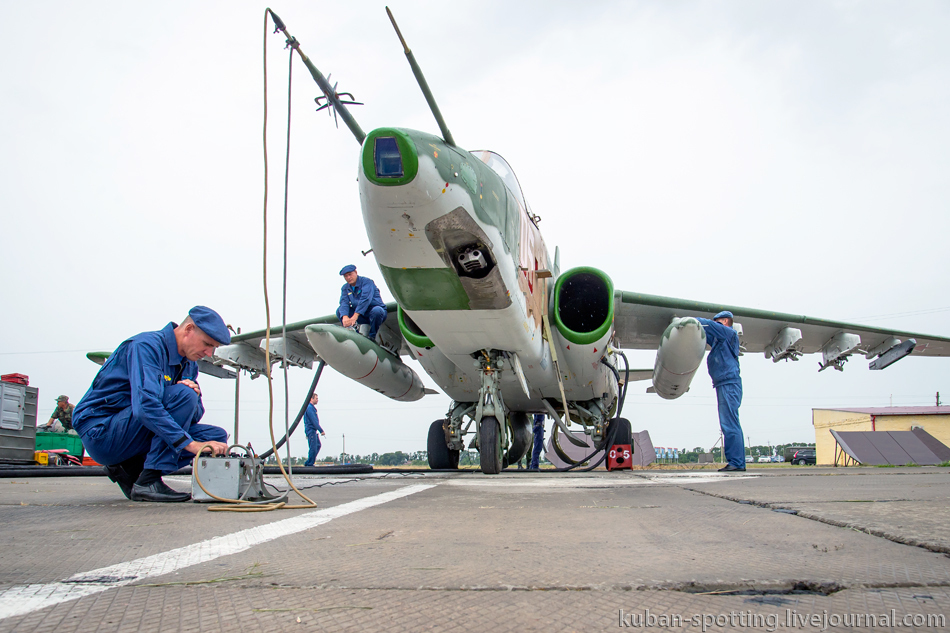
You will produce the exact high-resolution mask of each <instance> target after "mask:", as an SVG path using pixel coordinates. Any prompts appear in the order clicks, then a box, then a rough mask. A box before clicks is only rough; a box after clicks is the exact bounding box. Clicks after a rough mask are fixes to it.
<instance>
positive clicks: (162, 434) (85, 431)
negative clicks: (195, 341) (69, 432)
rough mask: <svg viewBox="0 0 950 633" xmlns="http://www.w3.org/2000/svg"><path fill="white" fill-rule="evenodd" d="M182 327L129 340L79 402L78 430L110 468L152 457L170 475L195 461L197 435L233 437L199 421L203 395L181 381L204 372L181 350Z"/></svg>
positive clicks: (150, 464)
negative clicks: (190, 449) (177, 331)
mask: <svg viewBox="0 0 950 633" xmlns="http://www.w3.org/2000/svg"><path fill="white" fill-rule="evenodd" d="M175 327H177V325H176V324H175V323H169V324H168V325H166V326H165V327H164V328H163V329H161V330H159V331H157V332H142V333H141V334H136V335H135V336H133V337H132V338H130V339H128V340H126V341H124V342H123V343H122V344H121V345H119V347H118V349H116V350H115V352H113V354H112V355H111V356H110V357H109V359H108V360H107V361H106V362H105V364H104V365H103V366H102V369H100V370H99V373H98V374H96V377H95V379H94V380H93V381H92V386H91V387H90V388H89V391H87V392H86V395H84V396H83V397H82V400H80V401H79V404H77V405H76V409H75V410H74V411H73V428H74V429H75V430H76V432H77V433H78V434H79V437H80V438H81V439H82V443H83V447H85V449H86V452H87V453H88V454H89V455H90V456H91V457H92V458H93V459H94V460H96V461H97V462H99V463H100V464H102V465H103V466H114V465H116V464H119V463H121V462H124V461H125V460H127V459H129V458H132V457H135V456H137V455H146V457H145V468H147V469H152V470H157V471H160V472H161V473H162V474H168V473H171V472H174V471H176V470H178V469H179V468H181V467H182V466H186V465H188V464H189V463H190V462H191V460H192V458H193V457H194V455H192V454H191V453H189V452H188V451H183V450H182V449H183V448H184V447H185V446H187V445H188V444H190V443H191V442H192V440H194V441H196V442H208V441H216V442H227V440H228V434H227V433H226V432H225V431H224V429H222V428H219V427H217V426H212V425H210V424H199V423H198V420H200V419H201V416H203V415H204V412H205V410H204V407H203V406H202V404H201V396H199V395H198V394H197V393H195V390H194V389H192V388H191V387H188V386H186V385H179V384H178V382H179V381H180V380H183V379H186V378H187V379H189V380H195V379H196V378H197V377H198V363H196V362H194V361H190V360H187V359H185V358H183V357H182V356H181V355H180V354H179V353H178V343H177V342H176V341H175V333H174V329H175Z"/></svg>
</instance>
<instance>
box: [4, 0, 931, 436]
mask: <svg viewBox="0 0 950 633" xmlns="http://www.w3.org/2000/svg"><path fill="white" fill-rule="evenodd" d="M0 6H2V8H3V15H4V18H3V20H2V21H0V59H2V60H3V61H2V63H0V85H2V86H3V88H2V90H0V205H2V207H0V208H2V215H0V218H2V224H0V265H2V280H3V283H2V303H0V305H2V310H0V372H2V373H9V372H20V373H24V374H28V375H29V376H30V384H31V385H32V386H36V387H39V389H40V402H41V406H40V418H41V419H42V420H44V421H45V419H47V417H48V415H49V414H50V413H51V412H52V410H53V407H54V398H55V397H56V396H57V395H59V394H60V393H64V394H68V395H69V396H70V397H71V399H72V401H73V402H78V400H79V399H80V397H81V396H82V394H83V393H84V392H85V390H86V389H87V388H88V386H89V384H90V382H91V381H92V378H93V377H94V375H95V373H96V371H97V369H98V368H97V367H96V366H95V365H93V364H92V363H91V362H89V361H88V360H86V358H85V353H86V352H87V351H96V350H112V349H114V348H115V347H116V346H117V345H118V344H119V343H121V342H122V340H124V339H125V338H127V337H128V336H130V335H132V334H135V333H138V332H141V331H145V330H156V329H160V328H161V327H163V326H164V325H165V324H166V323H167V322H168V321H171V320H174V321H180V320H181V318H183V317H184V316H185V314H186V313H187V311H188V309H189V308H191V307H192V306H193V305H196V304H205V305H208V306H211V307H212V308H214V309H216V310H218V311H219V312H220V313H221V314H222V315H223V316H224V318H225V320H226V321H227V322H229V323H231V324H233V325H234V326H235V327H241V328H243V329H244V330H245V331H247V330H252V329H259V328H261V327H263V325H264V321H265V314H264V300H263V288H262V239H263V238H262V206H263V182H264V175H263V159H262V121H263V87H262V73H263V67H262V54H263V45H264V23H263V20H264V8H265V5H263V4H257V3H251V2H239V1H235V0H228V1H227V2H201V3H184V2H154V1H153V2H137V3H129V2H113V3H109V2H100V1H96V0H91V1H89V2H83V3H73V2H65V1H61V2H42V1H35V0H34V1H31V2H9V1H6V0H3V1H0ZM390 6H391V8H392V9H393V12H394V13H395V16H396V19H397V20H398V21H399V25H400V28H401V30H402V32H403V34H404V36H405V37H406V39H407V41H408V43H409V45H410V47H411V48H412V49H413V52H414V53H415V56H416V59H417V60H418V61H419V63H420V65H421V66H422V68H423V70H424V72H425V74H426V77H427V79H428V82H429V85H430V86H431V88H432V91H433V92H434V94H435V96H436V98H437V100H438V102H439V105H440V108H441V110H442V113H443V115H444V116H445V118H446V120H447V122H448V126H449V128H450V129H451V131H452V133H453V135H454V136H455V139H456V141H457V142H458V143H459V144H460V145H461V146H463V147H466V148H468V149H492V150H495V151H497V152H498V153H500V154H501V155H502V156H504V157H505V158H506V159H507V160H508V161H509V163H511V165H512V167H513V168H514V169H515V171H516V172H517V175H518V178H519V180H520V182H521V185H522V187H523V189H524V193H525V196H526V197H527V199H528V202H529V204H530V205H531V206H532V208H533V210H534V212H535V213H537V214H539V215H540V216H541V217H542V219H543V221H542V223H541V228H542V232H543V234H544V237H545V240H546V242H547V244H548V247H549V249H550V250H551V251H552V254H553V250H554V247H555V246H559V247H560V249H561V264H562V269H567V268H569V267H573V266H579V265H589V266H595V267H598V268H601V269H602V270H604V271H606V272H607V273H608V274H609V275H610V276H611V277H612V278H613V280H614V283H615V285H616V287H617V288H619V289H623V290H631V291H638V292H645V293H651V294H658V295H665V296H670V297H677V298H687V299H696V300H702V301H710V302H722V303H726V304H730V305H739V306H748V307H753V308H761V309H769V310H776V311H782V312H791V313H796V314H807V315H809V316H814V317H822V318H828V319H836V320H846V321H852V322H859V323H866V324H868V325H874V326H879V327H893V328H895V329H901V330H909V331H912V332H921V333H927V334H933V335H940V336H950V325H948V323H947V317H948V314H950V297H948V296H947V288H948V260H950V256H948V249H947V234H948V228H950V227H948V224H950V213H948V201H950V184H948V183H950V178H948V176H947V175H948V173H950V160H948V149H947V148H948V147H950V120H948V116H947V113H948V112H950V39H948V38H947V37H946V34H947V33H948V32H950V5H948V4H947V3H943V2H914V3H906V2H873V3H863V2H802V1H795V2H777V1H776V2H767V3H766V2H731V3H730V2H715V3H714V2H669V1H664V2H659V1H656V2H599V1H594V2H585V3H578V2H552V1H550V0H548V1H545V2H518V3H514V2H492V1H488V0H479V1H478V2H466V1H456V2H452V3H445V2H435V1H433V2H410V1H406V2H401V1H399V0H393V1H392V2H390ZM383 7H384V5H383V3H379V2H352V3H340V2H317V1H312V0H311V1H308V2H296V1H285V2H282V3H280V4H276V5H274V6H273V7H272V8H273V9H274V10H275V11H276V12H277V13H278V14H279V15H280V16H281V17H282V18H283V20H284V21H285V23H286V24H287V27H288V29H289V30H290V31H291V33H292V34H293V35H295V36H296V37H297V38H298V40H299V41H300V42H301V44H302V47H303V50H304V51H305V52H306V53H307V54H308V55H309V56H310V57H311V59H312V60H313V61H314V63H315V64H316V65H317V67H319V68H320V69H321V70H322V71H323V73H324V74H329V73H332V81H339V90H341V91H348V92H352V93H353V94H354V95H355V97H356V98H357V99H358V100H360V101H363V102H365V103H366V105H365V106H358V107H354V108H353V113H354V116H355V117H356V119H357V120H358V121H359V122H360V124H361V126H362V127H363V129H364V130H367V131H368V130H371V129H373V128H376V127H380V126H400V127H409V128H414V129H419V130H424V131H428V132H433V133H438V127H437V126H436V124H435V122H434V120H433V119H432V116H431V115H430V113H429V111H428V108H427V107H426V104H425V101H424V99H423V97H422V95H421V93H420V91H419V89H418V87H417V86H416V84H415V81H414V79H413V77H412V74H411V71H410V69H409V66H408V64H407V62H406V60H405V57H404V55H403V53H402V49H401V47H400V45H399V42H398V40H397V38H396V36H395V34H394V33H393V30H392V27H391V26H390V24H389V20H388V19H387V17H386V13H385V11H384V8H383ZM271 30H273V29H272V28H268V33H269V32H270V31H271ZM266 42H267V44H266V46H267V54H268V77H269V95H268V99H269V112H270V119H269V145H268V149H269V156H270V161H271V162H270V168H271V172H270V202H271V205H270V224H269V227H270V240H269V276H268V279H269V287H270V300H271V317H272V323H274V324H279V323H280V319H281V296H280V294H281V259H280V257H281V245H282V243H281V232H282V226H281V214H282V196H283V157H284V150H285V145H284V137H285V135H286V107H287V99H286V95H287V53H286V52H285V51H284V49H283V41H282V38H280V37H278V36H275V35H268V36H267V38H266ZM318 94H319V91H318V89H317V87H316V85H315V84H314V83H313V82H312V80H311V79H310V77H309V76H308V75H307V74H306V72H305V69H304V67H303V65H302V64H300V63H299V60H296V61H295V63H294V68H293V98H292V105H293V122H292V131H291V165H290V187H289V249H290V254H289V260H288V281H287V319H288V321H297V320H301V319H306V318H311V317H315V316H321V315H324V314H329V313H331V312H332V311H333V310H334V308H335V306H336V303H337V301H338V297H339V289H340V285H341V284H342V280H341V278H340V277H339V275H338V274H337V273H338V271H339V269H340V268H341V267H342V265H344V264H347V263H355V264H356V265H357V266H358V268H359V271H360V273H361V274H363V275H365V276H368V277H371V278H374V279H375V280H376V281H377V282H378V283H380V285H381V291H382V293H383V297H384V299H385V300H387V301H390V300H392V294H391V293H390V292H389V291H388V289H386V288H385V286H384V285H383V284H382V278H381V276H380V274H379V271H378V268H377V267H376V264H375V261H374V260H373V259H372V256H369V257H363V256H362V255H361V254H360V251H361V250H366V249H368V248H369V244H368V241H367V238H366V233H365V230H364V227H363V225H362V219H361V215H360V208H359V193H358V189H357V183H356V173H357V159H358V149H359V148H358V145H357V143H356V142H355V140H354V139H353V137H352V136H351V135H350V133H349V132H348V131H347V130H346V129H345V127H341V129H339V130H337V129H336V128H335V127H334V125H333V121H332V119H330V118H329V117H328V116H327V114H326V112H320V113H315V112H314V111H313V110H314V104H313V97H315V96H316V95H318ZM632 357H633V364H634V366H637V367H648V368H652V366H653V354H652V353H636V354H633V355H632ZM817 360H818V358H817V357H816V356H814V355H812V356H806V357H805V358H803V359H802V360H801V361H799V362H797V363H779V364H773V363H772V362H771V361H768V360H765V359H764V358H762V356H761V355H747V356H744V357H743V359H742V376H743V382H744V391H745V396H744V401H743V405H742V408H741V409H740V419H741V422H742V426H743V429H744V431H745V434H746V435H747V436H748V437H749V438H750V439H751V442H752V444H764V443H766V442H771V443H773V444H775V443H782V442H792V441H813V440H814V432H813V429H812V426H811V409H812V408H814V407H819V408H820V407H847V406H887V405H888V404H890V403H891V402H893V404H895V405H898V404H899V405H931V404H933V403H934V397H935V392H937V391H942V392H943V393H944V396H943V398H944V399H945V400H948V401H950V380H948V376H950V359H922V358H908V359H905V360H903V361H901V362H900V363H898V364H896V365H894V366H892V367H890V368H888V369H887V370H885V371H882V372H870V371H868V369H867V361H865V360H864V359H863V358H862V357H855V358H852V360H851V361H850V362H849V363H847V364H846V367H845V371H844V372H843V373H839V372H835V371H833V370H829V371H825V372H822V373H821V374H820V375H819V374H818V372H817V369H818V363H817ZM413 366H414V368H415V369H416V371H417V372H418V373H420V374H421V375H423V376H425V373H424V372H423V371H422V370H421V367H419V366H418V365H417V364H413ZM311 377H312V375H311V374H310V372H307V371H300V370H296V371H294V372H292V375H291V377H290V384H289V388H290V399H291V409H292V410H293V412H294V413H295V412H296V410H297V408H298V407H299V402H300V401H301V400H302V399H303V397H304V395H305V392H306V389H307V387H308V385H309V382H310V380H311ZM426 379H427V380H428V378H427V377H426ZM646 385H647V383H640V384H639V385H632V386H631V388H630V394H629V396H628V398H627V408H626V410H625V411H624V414H625V417H628V418H630V419H631V421H632V424H633V428H634V430H640V429H647V430H649V431H650V433H651V436H652V438H653V442H654V444H655V445H657V446H675V447H680V448H682V447H687V448H692V447H694V446H697V445H701V446H705V447H709V446H711V445H712V444H713V443H714V442H715V441H716V440H717V439H718V436H719V431H718V424H717V415H716V408H715V392H714V391H713V389H712V387H711V382H710V380H709V378H708V376H707V375H706V373H705V369H704V368H703V369H701V370H700V371H699V372H698V373H697V377H696V379H695V380H694V382H693V386H692V389H691V391H690V392H689V393H688V394H686V395H685V396H683V397H682V398H680V399H678V400H676V401H673V402H667V401H663V400H661V399H660V398H659V397H657V396H655V395H648V394H646V393H643V390H644V389H645V387H646ZM202 387H203V391H204V394H205V395H204V401H205V407H206V409H207V410H208V414H207V416H206V419H205V421H206V422H210V423H215V424H220V425H222V426H224V427H225V428H227V429H229V430H230V429H231V428H232V425H233V412H234V386H233V382H226V381H218V380H215V379H212V378H210V377H203V378H202ZM318 393H319V394H320V396H321V406H320V407H319V410H320V417H321V421H322V424H323V426H324V428H325V429H326V431H327V438H326V439H325V441H324V453H325V454H339V453H340V451H341V450H342V448H343V446H342V443H343V437H342V436H343V434H345V435H346V451H347V452H348V453H351V454H353V453H356V454H366V453H370V452H374V451H375V452H380V453H382V452H386V451H394V450H403V451H411V450H424V449H425V438H426V430H427V428H428V425H429V424H430V423H431V421H432V420H435V419H437V418H439V417H442V416H444V414H445V411H446V409H447V407H448V399H447V398H446V397H444V396H441V395H440V396H428V397H426V398H424V399H423V400H422V401H420V402H418V403H414V404H401V403H396V402H392V401H390V400H389V399H387V398H384V397H383V396H380V395H378V394H376V393H374V392H372V391H369V390H367V389H364V388H362V387H359V386H358V385H356V384H355V383H352V382H351V381H349V380H348V379H346V378H343V377H342V376H340V375H339V374H336V373H335V372H333V371H327V372H325V374H324V378H323V380H322V381H321V384H320V386H319V388H318ZM275 394H276V395H277V396H278V403H277V407H276V409H275V418H276V421H277V425H278V426H279V427H280V428H281V429H282V427H283V416H284V414H283V382H282V378H277V379H276V380H275ZM266 426H267V388H266V385H265V384H264V380H263V379H259V380H257V381H254V382H253V383H252V382H251V381H249V380H247V379H243V380H242V382H241V432H240V440H241V441H242V442H247V441H248V440H250V441H252V442H253V444H254V446H255V448H257V449H258V450H262V449H263V448H266V447H268V446H269V444H270V442H269V439H267V431H266ZM279 435H280V432H278V436H279ZM293 452H294V453H295V454H305V452H306V440H305V439H304V437H303V434H302V433H299V438H298V439H295V440H294V442H293Z"/></svg>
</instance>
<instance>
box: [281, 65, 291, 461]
mask: <svg viewBox="0 0 950 633" xmlns="http://www.w3.org/2000/svg"><path fill="white" fill-rule="evenodd" d="M293 77H294V49H293V48H291V49H290V56H289V59H288V61H287V143H286V148H287V149H286V154H285V158H284V274H283V280H282V281H283V288H282V292H281V299H282V304H283V305H282V307H283V311H282V313H281V336H282V337H283V343H284V345H283V350H282V351H283V353H282V362H281V368H282V369H283V370H284V438H285V439H286V440H287V468H288V470H290V473H291V474H293V472H294V466H293V464H292V463H291V461H290V380H289V377H288V374H287V371H288V369H289V368H288V367H287V200H288V197H289V186H290V113H291V103H292V102H291V96H292V92H291V88H292V87H293Z"/></svg>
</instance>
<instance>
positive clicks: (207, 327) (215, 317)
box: [188, 306, 231, 345]
mask: <svg viewBox="0 0 950 633" xmlns="http://www.w3.org/2000/svg"><path fill="white" fill-rule="evenodd" d="M188 316H190V317H191V320H192V321H194V322H195V325H197V326H198V327H199V328H200V329H201V331H202V332H204V333H205V334H207V335H208V336H210V337H211V338H213V339H214V340H215V341H217V342H218V343H220V344H221V345H229V344H230V343H231V333H230V332H228V326H227V325H225V324H224V319H222V318H221V315H220V314H218V313H217V312H215V311H214V310H212V309H211V308H206V307H204V306H195V307H193V308H192V309H191V310H189V311H188Z"/></svg>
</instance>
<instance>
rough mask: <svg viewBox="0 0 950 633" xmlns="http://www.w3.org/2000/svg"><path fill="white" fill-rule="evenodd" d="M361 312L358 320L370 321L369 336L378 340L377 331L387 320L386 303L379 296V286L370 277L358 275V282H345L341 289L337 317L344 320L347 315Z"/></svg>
mask: <svg viewBox="0 0 950 633" xmlns="http://www.w3.org/2000/svg"><path fill="white" fill-rule="evenodd" d="M356 313H359V315H360V316H359V318H357V319H356V322H357V323H359V324H363V323H369V334H367V336H368V337H369V338H371V339H373V340H376V332H377V331H379V326H380V325H382V324H383V321H385V320H386V314H387V312H386V304H385V303H383V298H382V297H380V296H379V288H377V287H376V284H375V283H373V280H372V279H370V278H369V277H357V278H356V283H355V284H353V285H352V286H351V285H350V284H343V287H342V288H341V289H340V307H339V308H337V310H336V315H337V317H339V318H340V320H341V321H342V320H343V317H345V316H353V315H354V314H356Z"/></svg>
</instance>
